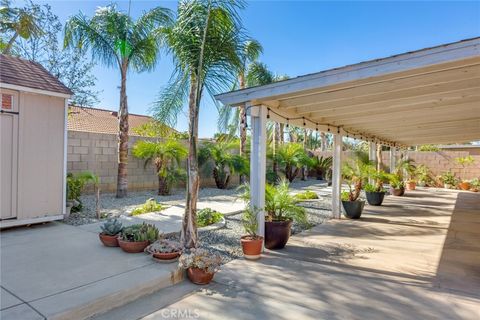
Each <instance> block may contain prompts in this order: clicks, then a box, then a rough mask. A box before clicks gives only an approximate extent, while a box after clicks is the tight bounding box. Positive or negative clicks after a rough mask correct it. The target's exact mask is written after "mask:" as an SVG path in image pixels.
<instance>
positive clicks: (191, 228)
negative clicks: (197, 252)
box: [180, 76, 200, 248]
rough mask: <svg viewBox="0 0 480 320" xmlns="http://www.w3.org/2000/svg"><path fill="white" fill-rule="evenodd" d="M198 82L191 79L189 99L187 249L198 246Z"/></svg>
mask: <svg viewBox="0 0 480 320" xmlns="http://www.w3.org/2000/svg"><path fill="white" fill-rule="evenodd" d="M197 93H198V88H197V80H196V78H195V77H194V76H192V77H191V79H190V94H189V97H188V110H189V122H188V158H187V190H186V195H187V199H186V205H185V214H184V216H183V222H182V232H181V235H180V241H181V243H182V245H183V246H184V247H185V248H194V247H196V246H197V241H198V235H197V199H198V188H199V185H200V179H199V175H198V162H197V144H198V109H199V108H198V104H197Z"/></svg>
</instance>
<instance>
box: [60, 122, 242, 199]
mask: <svg viewBox="0 0 480 320" xmlns="http://www.w3.org/2000/svg"><path fill="white" fill-rule="evenodd" d="M139 139H141V140H148V138H144V137H135V136H131V137H130V139H129V155H128V167H127V169H128V190H129V191H139V190H153V189H156V188H157V186H158V180H157V176H156V174H155V170H154V168H153V166H152V165H151V164H149V165H147V166H146V167H145V166H144V161H143V160H141V159H137V158H135V157H133V156H132V154H131V147H132V146H133V145H134V144H135V142H136V141H137V140H139ZM151 140H152V141H154V140H155V139H151ZM67 152H68V156H67V160H68V162H67V170H68V172H72V173H77V172H81V171H85V170H88V171H91V172H93V173H95V174H96V175H97V176H99V177H100V183H101V185H100V188H101V190H102V192H115V190H116V188H117V136H116V135H114V134H104V133H89V132H82V131H68V147H67ZM232 180H233V182H235V181H236V180H238V179H236V178H234V179H232ZM201 186H202V187H205V186H214V181H213V179H212V178H211V177H210V176H209V175H208V174H205V173H202V172H201ZM232 186H234V184H233V183H232ZM177 187H178V188H182V187H183V185H179V186H177ZM86 192H87V193H88V192H91V189H89V188H87V190H86Z"/></svg>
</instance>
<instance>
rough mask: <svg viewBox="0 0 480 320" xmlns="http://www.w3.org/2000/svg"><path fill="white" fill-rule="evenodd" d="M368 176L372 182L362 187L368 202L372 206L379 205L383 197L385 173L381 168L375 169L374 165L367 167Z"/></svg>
mask: <svg viewBox="0 0 480 320" xmlns="http://www.w3.org/2000/svg"><path fill="white" fill-rule="evenodd" d="M367 172H368V177H369V178H370V179H371V180H372V181H373V182H374V183H373V184H370V183H367V184H366V185H365V187H364V190H365V195H366V197H367V202H368V204H370V205H372V206H381V205H382V202H383V199H384V197H385V190H384V188H383V181H384V180H385V179H386V173H385V172H384V171H383V170H377V169H376V168H375V167H374V166H368V167H367Z"/></svg>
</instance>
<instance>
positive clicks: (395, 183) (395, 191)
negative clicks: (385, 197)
mask: <svg viewBox="0 0 480 320" xmlns="http://www.w3.org/2000/svg"><path fill="white" fill-rule="evenodd" d="M389 181H390V194H392V195H394V196H397V197H401V196H403V195H404V194H405V182H404V181H403V180H402V177H401V176H400V175H398V174H396V173H393V174H390V175H389Z"/></svg>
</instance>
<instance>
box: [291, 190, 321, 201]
mask: <svg viewBox="0 0 480 320" xmlns="http://www.w3.org/2000/svg"><path fill="white" fill-rule="evenodd" d="M295 198H297V199H298V200H311V199H318V195H317V194H316V193H315V192H313V191H310V190H307V191H305V192H300V193H297V194H296V195H295Z"/></svg>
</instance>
